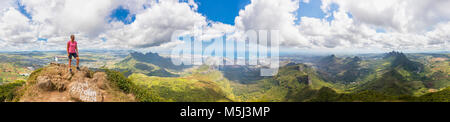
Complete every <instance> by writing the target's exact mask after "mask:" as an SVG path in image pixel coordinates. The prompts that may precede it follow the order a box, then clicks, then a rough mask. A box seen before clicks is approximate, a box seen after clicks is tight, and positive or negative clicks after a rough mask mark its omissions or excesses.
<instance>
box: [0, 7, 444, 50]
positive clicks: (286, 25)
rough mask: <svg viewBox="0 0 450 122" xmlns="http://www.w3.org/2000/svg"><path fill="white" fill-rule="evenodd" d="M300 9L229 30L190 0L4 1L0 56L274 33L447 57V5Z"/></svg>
mask: <svg viewBox="0 0 450 122" xmlns="http://www.w3.org/2000/svg"><path fill="white" fill-rule="evenodd" d="M300 2H303V3H306V4H307V3H309V2H310V1H309V0H251V3H250V4H249V5H247V6H245V8H244V9H242V10H241V11H240V12H239V15H238V16H237V17H236V18H235V23H236V24H235V25H229V24H223V23H220V22H214V21H210V20H207V19H206V17H204V16H202V15H201V14H200V13H198V12H197V8H198V5H197V3H195V1H194V0H181V1H180V0H126V1H120V0H19V2H18V1H17V0H3V1H1V2H0V44H1V45H0V48H2V49H4V50H55V49H56V50H62V49H64V48H65V47H64V46H61V45H64V44H65V42H66V41H67V40H68V39H69V35H70V34H75V35H76V38H77V40H78V41H79V44H81V45H83V46H80V48H81V49H99V48H100V49H101V48H104V49H139V50H147V49H149V48H152V49H153V50H154V49H158V50H159V49H167V48H171V47H173V45H176V44H180V43H181V42H179V41H175V42H171V40H170V39H171V36H172V33H173V32H174V31H176V30H186V33H187V34H190V35H194V36H198V37H200V39H203V40H210V39H212V38H216V37H221V36H223V35H224V34H227V33H233V35H231V36H230V37H231V38H235V39H238V40H244V39H245V35H244V32H245V31H247V30H278V31H279V32H280V41H281V44H282V46H286V47H296V48H303V49H305V48H306V49H310V48H315V49H338V50H341V49H354V48H358V49H371V50H378V49H387V50H392V49H394V50H408V49H413V50H436V49H438V50H439V49H444V50H448V49H447V44H448V43H449V40H450V36H449V35H450V30H449V28H450V22H449V21H450V16H448V15H450V11H448V10H447V6H450V1H443V0H372V1H361V0H322V6H321V9H322V11H323V12H324V13H325V14H326V17H325V18H312V17H298V16H297V12H302V11H298V10H299V7H301V6H299V4H300ZM17 4H20V5H21V6H24V7H25V8H24V10H25V11H26V12H28V14H29V15H30V16H31V19H30V18H28V17H27V16H25V15H24V13H21V12H20V11H19V9H18V8H19V6H18V5H17ZM334 5H335V6H338V8H337V9H336V10H334V9H332V8H333V6H334ZM119 7H122V8H125V9H127V10H129V13H130V14H129V16H135V20H134V22H132V23H130V24H124V23H123V22H121V21H116V20H113V21H111V17H110V16H111V14H112V12H113V11H114V10H115V9H117V8H119ZM329 17H331V18H333V19H331V20H330V18H329ZM379 30H384V31H385V32H378V31H379ZM150 50H151V49H150Z"/></svg>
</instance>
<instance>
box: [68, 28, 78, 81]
mask: <svg viewBox="0 0 450 122" xmlns="http://www.w3.org/2000/svg"><path fill="white" fill-rule="evenodd" d="M67 56H68V57H69V71H70V72H72V68H71V65H72V57H75V58H76V59H77V70H80V67H79V64H80V58H79V57H78V46H77V41H75V36H74V35H70V41H69V42H67Z"/></svg>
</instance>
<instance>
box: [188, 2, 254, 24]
mask: <svg viewBox="0 0 450 122" xmlns="http://www.w3.org/2000/svg"><path fill="white" fill-rule="evenodd" d="M195 2H196V3H198V5H199V7H198V12H199V13H201V14H202V15H203V16H206V18H207V19H209V20H212V21H219V22H222V23H225V24H230V25H234V18H235V17H236V16H238V15H239V10H241V9H244V7H245V6H246V5H248V4H250V0H195Z"/></svg>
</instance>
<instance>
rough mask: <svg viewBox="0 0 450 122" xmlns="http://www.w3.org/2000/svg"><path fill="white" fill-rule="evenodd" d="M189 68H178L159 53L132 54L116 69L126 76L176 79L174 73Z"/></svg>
mask: <svg viewBox="0 0 450 122" xmlns="http://www.w3.org/2000/svg"><path fill="white" fill-rule="evenodd" d="M188 67H189V66H183V65H182V66H176V65H174V64H173V63H172V61H171V60H170V59H169V58H164V57H161V56H160V55H158V54H157V53H151V52H149V53H146V54H143V53H139V52H131V53H130V54H129V55H128V56H127V57H126V58H125V59H124V60H122V61H120V62H118V63H116V64H115V69H118V70H121V71H123V72H125V75H126V76H128V75H131V74H132V73H142V74H146V75H148V76H161V77H176V76H178V75H177V74H175V73H173V72H172V71H175V72H176V71H180V70H182V69H184V68H188Z"/></svg>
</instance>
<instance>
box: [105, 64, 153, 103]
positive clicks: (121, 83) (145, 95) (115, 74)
mask: <svg viewBox="0 0 450 122" xmlns="http://www.w3.org/2000/svg"><path fill="white" fill-rule="evenodd" d="M104 70H105V72H106V74H107V77H108V78H107V79H108V80H109V81H110V82H111V83H112V85H114V86H117V87H118V88H119V89H120V90H122V91H123V92H125V93H132V94H133V95H134V96H135V98H136V99H137V100H138V101H140V102H158V101H161V100H160V99H159V98H158V97H156V96H154V95H152V94H151V93H149V92H148V91H147V90H146V89H143V88H141V87H139V86H138V85H136V84H134V83H133V82H131V80H130V79H128V78H127V77H125V76H124V75H123V74H122V73H120V72H119V71H114V70H109V69H104Z"/></svg>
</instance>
